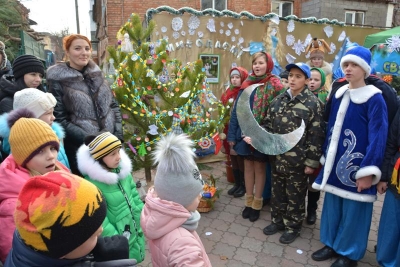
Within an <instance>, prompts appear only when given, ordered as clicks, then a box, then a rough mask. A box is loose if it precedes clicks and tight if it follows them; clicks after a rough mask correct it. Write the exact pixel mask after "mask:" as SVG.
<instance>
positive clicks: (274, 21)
mask: <svg viewBox="0 0 400 267" xmlns="http://www.w3.org/2000/svg"><path fill="white" fill-rule="evenodd" d="M270 20H271V21H272V22H273V23H275V24H279V22H280V21H279V16H278V15H277V14H274V16H273V17H272V18H271V19H270Z"/></svg>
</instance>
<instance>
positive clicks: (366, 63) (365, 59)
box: [340, 46, 371, 79]
mask: <svg viewBox="0 0 400 267" xmlns="http://www.w3.org/2000/svg"><path fill="white" fill-rule="evenodd" d="M346 62H354V63H356V64H358V65H359V66H360V67H361V68H362V69H363V70H364V71H365V79H366V78H368V76H369V75H370V74H371V66H370V64H371V52H370V51H369V50H368V49H367V48H365V47H362V46H352V47H350V48H349V49H348V50H347V51H346V54H345V55H344V56H343V57H342V59H341V60H340V67H341V69H342V71H343V72H344V69H343V64H344V63H346Z"/></svg>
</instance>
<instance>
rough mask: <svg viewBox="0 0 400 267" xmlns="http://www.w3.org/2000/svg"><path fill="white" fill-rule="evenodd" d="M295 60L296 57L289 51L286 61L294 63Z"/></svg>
mask: <svg viewBox="0 0 400 267" xmlns="http://www.w3.org/2000/svg"><path fill="white" fill-rule="evenodd" d="M295 60H296V58H295V57H294V56H292V55H291V54H289V53H287V54H286V61H287V62H288V63H289V64H292V63H293V62H295Z"/></svg>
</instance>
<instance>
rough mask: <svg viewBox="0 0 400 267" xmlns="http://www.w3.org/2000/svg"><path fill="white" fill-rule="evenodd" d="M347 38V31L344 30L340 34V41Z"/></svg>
mask: <svg viewBox="0 0 400 267" xmlns="http://www.w3.org/2000/svg"><path fill="white" fill-rule="evenodd" d="M344 38H346V32H345V31H342V33H341V34H340V35H339V38H338V41H339V42H342V41H343V40H344Z"/></svg>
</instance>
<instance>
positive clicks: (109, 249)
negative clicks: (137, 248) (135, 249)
mask: <svg viewBox="0 0 400 267" xmlns="http://www.w3.org/2000/svg"><path fill="white" fill-rule="evenodd" d="M92 253H93V257H94V260H95V261H96V262H103V261H111V260H120V259H129V243H128V239H127V238H126V237H124V236H122V235H114V236H106V237H99V238H98V239H97V244H96V246H95V247H94V249H93V251H92Z"/></svg>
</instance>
